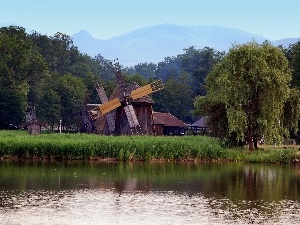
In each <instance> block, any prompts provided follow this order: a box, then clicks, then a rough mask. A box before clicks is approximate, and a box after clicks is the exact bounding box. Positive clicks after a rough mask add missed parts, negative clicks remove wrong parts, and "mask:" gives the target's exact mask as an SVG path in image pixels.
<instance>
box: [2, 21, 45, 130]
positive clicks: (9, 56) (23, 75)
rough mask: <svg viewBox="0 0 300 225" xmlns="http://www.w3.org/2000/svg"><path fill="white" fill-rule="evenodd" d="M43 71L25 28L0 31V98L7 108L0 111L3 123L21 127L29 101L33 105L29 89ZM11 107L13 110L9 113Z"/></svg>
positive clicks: (42, 62) (38, 56) (39, 56)
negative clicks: (3, 119)
mask: <svg viewBox="0 0 300 225" xmlns="http://www.w3.org/2000/svg"><path fill="white" fill-rule="evenodd" d="M45 68H46V67H45V61H44V60H43V58H42V56H41V55H40V54H39V53H38V52H37V49H36V48H34V46H33V44H32V42H31V40H30V38H29V37H28V35H27V34H26V32H25V29H24V28H21V27H16V26H10V27H2V28H0V89H1V90H2V91H1V96H0V98H1V99H2V100H3V99H6V101H7V102H4V103H3V104H6V107H4V108H3V109H2V110H1V115H0V117H1V118H5V121H3V123H5V124H7V123H8V124H11V123H13V122H14V123H17V124H16V125H19V124H20V123H21V119H20V118H22V117H23V116H24V113H25V110H26V107H27V100H28V98H29V99H30V101H31V102H34V101H35V97H34V96H35V95H34V92H33V89H31V88H30V85H31V84H32V86H33V84H34V83H36V82H35V81H36V80H37V77H40V76H42V75H43V72H44V70H45ZM14 98H15V100H13V99H14ZM3 101H4V100H3ZM8 104H9V105H10V106H9V107H7V106H8ZM11 107H15V109H14V110H11V109H9V108H11ZM4 126H5V125H4V124H2V125H0V127H4Z"/></svg>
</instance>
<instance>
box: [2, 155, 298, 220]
mask: <svg viewBox="0 0 300 225" xmlns="http://www.w3.org/2000/svg"><path fill="white" fill-rule="evenodd" d="M299 200H300V166H294V165H274V164H245V163H192V162H180V163H173V162H172V163H171V162H151V163H148V162H86V161H65V162H43V161H28V160H27V161H5V160H3V161H0V218H1V220H0V224H9V225H19V224H22V225H23V224H26V225H27V224H30V225H31V224H34V225H37V224H39V225H40V224H41V225H49V224H51V225H53V224H57V225H63V224H66V225H70V224H71V225H73V224H78V225H79V224H80V225H83V224H172V225H173V224H272V225H273V224H300V201H299Z"/></svg>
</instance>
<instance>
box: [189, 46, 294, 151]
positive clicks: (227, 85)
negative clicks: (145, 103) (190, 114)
mask: <svg viewBox="0 0 300 225" xmlns="http://www.w3.org/2000/svg"><path fill="white" fill-rule="evenodd" d="M290 81H291V71H290V69H289V66H288V61H287V59H286V58H285V55H284V53H283V52H282V51H281V50H280V49H279V48H277V47H274V46H272V45H270V44H269V43H267V42H265V43H263V44H258V43H256V42H250V43H247V44H243V45H234V46H233V47H232V48H231V49H230V50H229V52H228V53H227V55H226V56H225V57H224V59H223V60H222V61H221V62H220V63H219V64H217V65H216V66H215V67H214V68H213V69H212V71H211V72H210V73H209V74H208V76H207V77H206V84H207V96H206V97H205V98H206V100H205V101H204V100H203V99H201V98H200V97H199V98H196V100H195V103H194V105H195V107H196V112H197V110H198V112H202V113H203V111H205V110H203V108H204V109H205V107H206V105H207V104H205V103H207V102H210V104H213V103H214V102H217V103H218V104H222V105H223V106H224V108H225V110H224V111H225V113H226V117H227V121H226V126H227V127H226V129H227V133H228V134H232V133H234V134H235V135H236V137H237V139H239V140H246V141H247V143H248V145H249V150H253V149H254V148H255V147H257V138H258V137H259V135H262V134H263V135H264V137H265V140H266V141H268V142H270V143H281V142H282V138H283V137H284V135H288V132H289V129H290V128H291V127H295V126H296V125H297V120H298V117H299V101H297V96H298V97H299V91H297V90H295V89H294V90H293V91H292V89H291V88H290ZM298 99H299V98H298ZM203 103H204V104H203ZM201 108H202V110H201ZM210 108H211V107H210ZM289 112H292V113H289ZM223 119H224V118H223ZM287 121H289V122H288V123H287ZM223 129H224V127H223Z"/></svg>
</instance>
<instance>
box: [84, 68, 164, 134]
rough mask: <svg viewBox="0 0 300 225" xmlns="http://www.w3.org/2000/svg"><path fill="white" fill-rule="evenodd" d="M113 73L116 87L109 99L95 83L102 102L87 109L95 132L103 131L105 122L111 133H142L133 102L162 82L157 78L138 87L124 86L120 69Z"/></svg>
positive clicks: (160, 85) (158, 87)
mask: <svg viewBox="0 0 300 225" xmlns="http://www.w3.org/2000/svg"><path fill="white" fill-rule="evenodd" d="M115 75H116V81H117V87H116V88H115V90H114V91H113V93H112V95H111V96H110V98H109V99H108V98H107V95H106V93H105V90H104V88H103V87H101V86H100V85H99V84H97V85H96V89H97V93H98V96H99V98H100V100H101V102H102V104H101V105H100V106H98V107H95V108H93V109H91V110H89V111H88V113H89V115H90V117H91V119H92V120H93V121H95V132H96V133H103V130H104V127H105V124H107V125H108V129H109V131H110V133H111V134H141V135H143V129H142V128H141V126H140V122H139V120H138V116H137V114H136V110H135V108H134V106H133V104H136V100H137V99H140V98H143V97H146V96H147V95H149V94H152V93H154V92H157V91H159V90H161V89H163V82H162V81H161V80H158V81H155V82H152V83H150V84H147V85H145V86H143V87H139V86H137V84H135V85H131V86H130V87H127V88H125V85H124V80H123V76H122V73H121V71H120V69H117V70H116V73H115ZM151 112H152V108H151ZM151 116H152V115H151ZM148 118H149V116H148ZM151 118H152V117H151ZM124 120H126V121H124ZM125 124H126V125H125ZM151 126H152V123H151ZM124 127H126V128H124ZM127 127H128V128H129V132H127V131H125V132H124V129H125V130H128V129H127Z"/></svg>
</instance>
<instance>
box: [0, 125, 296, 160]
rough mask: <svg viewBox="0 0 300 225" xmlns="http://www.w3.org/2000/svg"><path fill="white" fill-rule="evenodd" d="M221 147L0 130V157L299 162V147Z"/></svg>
mask: <svg viewBox="0 0 300 225" xmlns="http://www.w3.org/2000/svg"><path fill="white" fill-rule="evenodd" d="M222 146H223V145H222V143H221V142H220V140H219V139H217V138H213V137H207V136H180V137H178V136H103V135H91V134H80V133H76V134H68V133H62V134H59V133H51V134H41V135H29V134H28V133H27V132H26V131H3V130H2V131H0V157H1V158H12V157H13V158H30V159H34V158H38V159H61V160H73V159H74V160H75V159H84V160H90V159H98V160H118V161H129V160H147V161H159V160H163V161H244V162H260V163H262V162H263V163H289V162H292V161H293V160H295V159H297V160H298V159H300V154H298V153H299V151H298V150H297V149H296V148H267V149H265V150H255V151H253V152H249V151H248V150H245V149H243V148H240V149H226V148H223V147H222ZM299 162H300V161H299Z"/></svg>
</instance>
